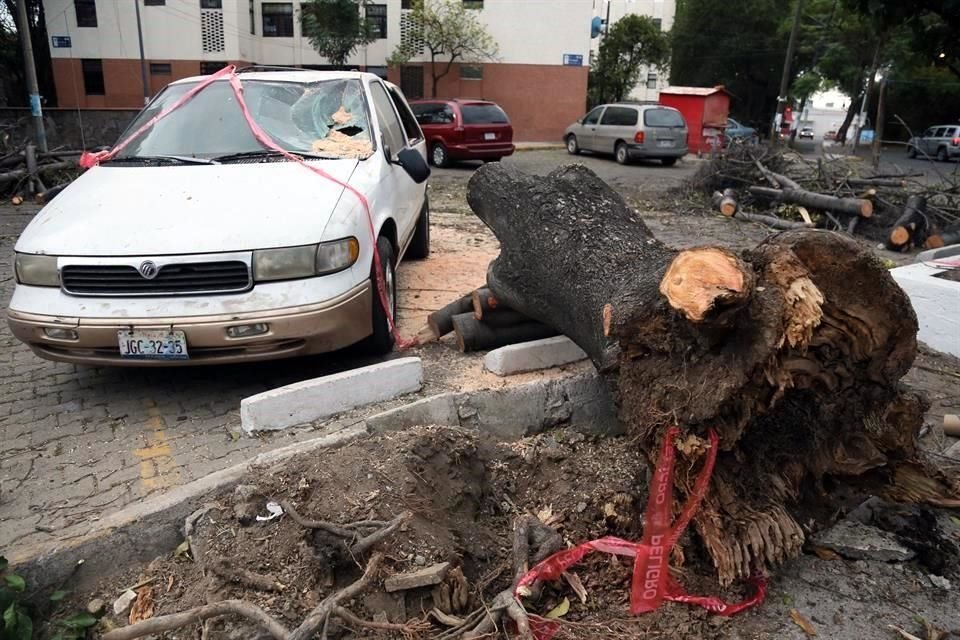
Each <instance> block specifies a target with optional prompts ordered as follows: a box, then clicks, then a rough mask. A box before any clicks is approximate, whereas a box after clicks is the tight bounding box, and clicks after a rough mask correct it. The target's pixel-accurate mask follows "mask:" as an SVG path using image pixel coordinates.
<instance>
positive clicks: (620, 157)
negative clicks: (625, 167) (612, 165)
mask: <svg viewBox="0 0 960 640" xmlns="http://www.w3.org/2000/svg"><path fill="white" fill-rule="evenodd" d="M615 154H616V157H617V162H619V163H620V164H629V163H630V154H629V153H628V152H627V145H626V144H624V143H623V142H621V143H620V144H618V145H617V149H616V151H615Z"/></svg>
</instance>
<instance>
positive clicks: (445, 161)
mask: <svg viewBox="0 0 960 640" xmlns="http://www.w3.org/2000/svg"><path fill="white" fill-rule="evenodd" d="M430 161H431V162H432V163H433V166H435V167H438V168H440V169H444V168H446V167H449V166H450V152H448V151H447V148H446V147H445V146H444V145H443V143H442V142H438V143H436V144H435V145H433V148H432V149H430Z"/></svg>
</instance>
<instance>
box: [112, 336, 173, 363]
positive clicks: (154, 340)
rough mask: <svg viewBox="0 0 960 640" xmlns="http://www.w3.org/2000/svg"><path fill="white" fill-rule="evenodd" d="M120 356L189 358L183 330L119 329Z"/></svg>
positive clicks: (145, 358) (148, 358) (152, 358)
mask: <svg viewBox="0 0 960 640" xmlns="http://www.w3.org/2000/svg"><path fill="white" fill-rule="evenodd" d="M117 340H118V341H119V343H120V356H121V357H123V358H130V359H135V360H189V359H190V354H189V353H188V352H187V336H186V334H184V333H183V331H162V330H161V331H137V330H133V331H126V330H122V329H121V330H120V331H117Z"/></svg>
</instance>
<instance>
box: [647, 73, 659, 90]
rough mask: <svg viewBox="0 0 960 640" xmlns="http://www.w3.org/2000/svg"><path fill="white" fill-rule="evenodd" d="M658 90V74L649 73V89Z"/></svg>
mask: <svg viewBox="0 0 960 640" xmlns="http://www.w3.org/2000/svg"><path fill="white" fill-rule="evenodd" d="M656 88H657V74H655V73H648V74H647V89H656Z"/></svg>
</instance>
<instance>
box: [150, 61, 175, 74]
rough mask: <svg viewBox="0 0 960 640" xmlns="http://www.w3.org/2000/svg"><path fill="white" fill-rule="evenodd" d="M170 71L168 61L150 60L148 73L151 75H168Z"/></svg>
mask: <svg viewBox="0 0 960 640" xmlns="http://www.w3.org/2000/svg"><path fill="white" fill-rule="evenodd" d="M171 73H172V69H171V68H170V63H168V62H151V63H150V75H152V76H160V75H163V76H168V75H170V74H171Z"/></svg>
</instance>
